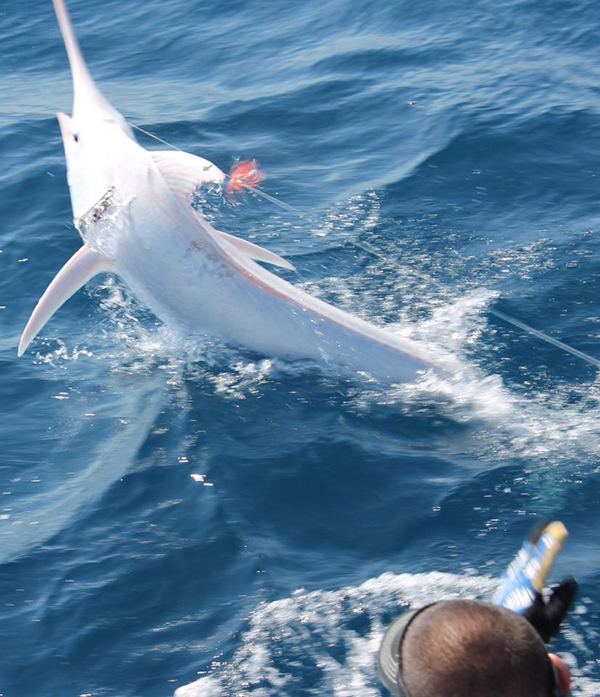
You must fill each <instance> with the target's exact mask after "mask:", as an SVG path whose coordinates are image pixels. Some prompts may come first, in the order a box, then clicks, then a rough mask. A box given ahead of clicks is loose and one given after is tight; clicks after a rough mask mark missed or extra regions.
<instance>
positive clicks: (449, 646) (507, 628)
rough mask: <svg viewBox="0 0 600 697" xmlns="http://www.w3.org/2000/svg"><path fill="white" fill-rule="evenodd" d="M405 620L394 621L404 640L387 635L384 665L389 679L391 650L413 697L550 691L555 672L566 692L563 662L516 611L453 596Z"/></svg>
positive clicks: (512, 696)
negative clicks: (403, 625) (457, 598)
mask: <svg viewBox="0 0 600 697" xmlns="http://www.w3.org/2000/svg"><path fill="white" fill-rule="evenodd" d="M406 619H408V624H406V625H405V631H404V632H402V626H401V625H402V624H403V621H402V619H400V620H399V623H398V624H397V625H396V627H397V629H398V633H396V634H395V636H396V637H398V636H400V642H399V643H396V642H394V641H393V639H394V631H393V630H392V631H391V633H390V634H388V635H386V639H385V640H384V644H383V647H382V654H380V665H381V672H382V676H384V675H388V677H389V675H390V672H391V667H392V663H391V662H390V660H389V659H390V656H389V652H390V651H392V652H393V653H394V655H393V657H392V659H391V660H393V661H394V662H397V663H395V664H394V666H393V668H394V670H395V675H396V676H397V675H398V674H399V675H400V680H402V681H403V682H404V688H405V690H406V692H407V693H408V695H409V697H464V695H478V696H479V697H552V695H555V694H560V692H558V693H557V692H556V690H555V686H556V681H557V677H556V674H557V673H558V676H559V679H560V683H561V688H562V691H563V693H564V694H567V692H568V669H567V668H566V666H565V665H564V664H563V663H562V661H560V659H559V658H558V657H554V656H553V657H552V659H551V658H550V657H549V656H548V653H547V652H546V647H545V645H544V642H543V641H542V639H541V638H540V636H539V634H538V633H537V632H536V630H535V629H534V628H533V627H532V626H531V625H530V624H529V622H528V621H527V620H525V619H524V618H523V617H521V616H520V615H517V614H516V613H514V612H512V611H511V610H507V609H505V608H502V607H499V606H497V605H491V604H489V603H484V602H479V601H474V600H448V601H443V602H439V603H435V604H433V605H430V606H428V607H426V608H424V609H423V610H421V611H420V612H417V613H416V614H413V615H412V616H407V617H406ZM390 639H391V640H392V641H391V642H390ZM386 642H387V644H386ZM386 651H387V652H388V661H387V664H386V661H385V652H386ZM557 662H558V663H557ZM555 667H556V668H555ZM398 668H399V671H398ZM563 668H564V670H563ZM384 682H386V685H387V684H388V681H385V680H384ZM388 686H389V685H388ZM396 694H403V693H402V692H400V691H398V692H397V693H396Z"/></svg>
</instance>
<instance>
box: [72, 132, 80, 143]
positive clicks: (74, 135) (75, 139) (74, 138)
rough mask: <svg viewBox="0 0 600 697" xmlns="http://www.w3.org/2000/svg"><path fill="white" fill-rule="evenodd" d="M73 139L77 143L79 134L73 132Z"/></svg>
mask: <svg viewBox="0 0 600 697" xmlns="http://www.w3.org/2000/svg"><path fill="white" fill-rule="evenodd" d="M73 140H74V141H75V142H76V143H79V136H78V135H77V133H73Z"/></svg>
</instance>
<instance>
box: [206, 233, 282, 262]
mask: <svg viewBox="0 0 600 697" xmlns="http://www.w3.org/2000/svg"><path fill="white" fill-rule="evenodd" d="M214 232H216V233H217V235H218V236H219V239H221V240H225V241H226V242H228V243H229V244H230V245H232V246H233V247H235V249H237V251H238V252H241V253H242V254H244V255H245V256H247V257H250V259H256V260H257V261H264V262H265V263H266V264H274V265H275V266H282V267H283V268H284V269H289V270H290V271H295V270H296V267H295V266H294V265H293V264H291V263H290V262H289V261H287V260H286V259H284V258H283V257H280V256H279V254H275V252H270V251H269V250H268V249H264V248H263V247H259V246H258V245H257V244H253V243H252V242H248V241H247V240H243V239H242V238H241V237H235V236H234V235H229V234H228V233H226V232H220V231H218V230H215V231H214Z"/></svg>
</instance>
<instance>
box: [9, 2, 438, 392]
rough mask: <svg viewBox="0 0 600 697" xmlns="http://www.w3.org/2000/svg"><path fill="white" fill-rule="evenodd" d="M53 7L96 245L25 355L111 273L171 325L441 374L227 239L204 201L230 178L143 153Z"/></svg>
mask: <svg viewBox="0 0 600 697" xmlns="http://www.w3.org/2000/svg"><path fill="white" fill-rule="evenodd" d="M53 4H54V9H55V12H56V16H57V18H58V23H59V25H60V29H61V32H62V35H63V39H64V42H65V46H66V50H67V54H68V57H69V62H70V65H71V72H72V76H73V90H74V96H73V115H72V116H71V117H69V116H67V115H66V114H62V113H61V114H58V121H59V124H60V129H61V133H62V138H63V142H64V148H65V155H66V161H67V179H68V184H69V188H70V195H71V204H72V208H73V216H74V222H75V226H76V228H77V229H78V230H79V232H80V234H81V236H82V239H83V243H84V244H83V246H82V247H81V249H79V251H78V252H76V253H75V254H74V255H73V257H71V259H69V261H68V262H67V263H66V264H65V265H64V266H63V268H62V269H61V270H60V271H59V273H58V274H57V276H56V277H55V278H54V280H53V281H52V283H51V284H50V286H49V287H48V289H47V290H46V292H45V293H44V295H43V296H42V297H41V299H40V301H39V302H38V304H37V306H36V308H35V310H34V311H33V314H32V315H31V318H30V320H29V322H28V324H27V326H26V327H25V331H24V332H23V336H22V338H21V342H20V344H19V356H20V355H22V354H23V352H24V351H25V350H26V349H27V347H28V345H29V344H30V342H31V341H32V340H33V338H34V337H35V335H36V334H37V333H38V332H39V331H40V330H41V329H42V327H43V326H44V325H45V324H46V322H47V321H48V320H49V319H50V317H51V316H52V315H53V313H54V312H55V311H56V310H57V309H58V308H59V307H60V306H61V305H62V304H63V303H64V302H65V301H66V300H67V299H68V298H69V297H71V295H73V293H75V292H76V291H77V290H78V289H79V288H81V287H82V286H83V285H84V284H85V283H86V282H87V281H88V280H90V279H91V278H92V277H93V276H94V275H96V274H98V273H101V272H107V271H108V272H114V273H116V274H118V275H119V276H120V277H121V278H122V279H123V280H124V282H125V283H126V284H127V285H128V286H129V287H130V288H131V289H132V290H133V292H134V293H135V294H136V295H137V296H138V297H139V298H140V299H141V300H142V301H143V302H144V303H145V304H146V305H148V306H149V307H150V308H151V309H152V310H153V312H154V313H155V314H156V315H157V316H158V317H160V318H161V319H163V320H164V321H166V322H176V323H177V325H178V326H179V327H180V328H182V329H183V330H184V331H186V332H188V333H192V334H198V333H199V332H202V333H206V334H211V335H216V336H219V337H221V338H222V339H223V340H225V341H226V342H228V343H230V344H232V345H236V346H243V347H247V348H249V349H252V350H254V351H256V352H258V353H260V354H263V355H265V356H277V357H281V358H284V359H294V358H307V359H313V360H319V361H322V360H325V361H327V362H332V363H335V364H338V365H341V366H343V367H344V368H346V369H350V370H352V371H364V372H367V373H370V374H372V375H374V376H376V377H377V378H379V379H384V380H386V381H392V382H402V381H410V380H414V379H415V378H416V377H418V376H419V375H420V374H422V373H423V372H424V371H426V370H427V369H429V368H431V367H432V365H431V363H429V361H428V360H427V359H426V358H425V356H426V352H425V349H424V347H423V346H421V345H419V344H418V343H416V342H414V341H411V340H408V339H404V338H400V337H397V336H395V335H393V334H392V333H391V332H388V331H386V330H384V329H380V328H378V327H376V326H374V325H372V324H370V323H368V322H365V321H363V320H361V319H359V318H357V317H353V316H352V315H350V314H348V313H346V312H344V311H342V310H340V309H337V308H335V307H333V306H332V305H329V304H328V303H325V302H323V301H321V300H318V299H317V298H314V297H312V296H310V295H309V294H307V293H305V292H303V291H302V290H300V289H298V288H295V287H294V286H292V285H291V284H289V283H287V282H286V281H284V280H282V279H281V278H279V277H278V276H275V275H274V274H272V273H270V272H268V271H267V270H266V269H264V268H263V267H262V266H260V265H259V264H257V263H256V261H255V260H258V261H261V262H266V263H269V264H276V265H279V266H282V267H284V268H288V269H290V268H293V266H292V265H291V264H290V263H289V262H287V261H285V260H284V259H282V258H281V257H279V256H278V255H276V254H274V253H272V252H269V251H268V250H265V249H262V248H260V247H258V246H256V245H254V244H252V243H250V242H247V241H245V240H242V239H240V238H237V237H234V236H232V235H228V234H226V233H222V232H219V231H217V230H215V229H214V228H213V227H212V226H211V225H210V224H209V223H208V222H207V221H206V220H205V219H204V218H203V217H202V215H201V214H200V213H199V212H198V211H197V210H196V209H195V208H194V207H193V206H192V200H191V199H192V193H193V192H194V190H195V189H196V188H197V187H199V186H200V185H202V184H203V183H207V182H219V183H220V182H223V181H224V180H225V174H224V173H223V172H222V171H221V170H219V169H218V168H217V167H216V166H215V165H213V164H212V163H210V162H208V161H207V160H204V159H202V158H200V157H196V156H195V155H191V154H188V153H183V152H176V151H148V150H145V149H144V148H142V147H141V146H140V145H139V144H138V143H137V142H136V139H135V137H134V136H133V133H132V131H131V128H130V127H129V126H128V124H127V123H126V121H125V119H124V118H123V116H122V115H121V114H120V113H119V112H118V111H116V110H115V109H114V108H113V107H112V106H111V105H110V104H109V103H108V101H107V100H106V99H105V98H104V96H103V95H102V94H101V93H100V91H99V90H98V88H97V87H96V85H95V84H94V82H93V80H92V78H91V76H90V74H89V72H88V70H87V67H86V65H85V62H84V60H83V57H82V54H81V51H80V49H79V45H78V43H77V39H76V38H75V35H74V32H73V28H72V25H71V22H70V19H69V16H68V13H67V10H66V7H65V4H64V0H53ZM442 372H445V371H442Z"/></svg>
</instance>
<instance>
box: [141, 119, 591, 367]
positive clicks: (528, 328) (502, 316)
mask: <svg viewBox="0 0 600 697" xmlns="http://www.w3.org/2000/svg"><path fill="white" fill-rule="evenodd" d="M131 125H132V126H133V127H134V128H136V129H137V130H138V131H141V132H142V133H145V134H146V135H147V136H149V137H150V138H154V139H155V140H157V141H159V142H160V143H163V144H164V145H168V146H169V147H170V148H173V149H174V150H178V151H179V152H185V150H182V149H181V148H178V147H177V146H176V145H173V144H172V143H169V142H168V141H166V140H163V139H162V138H159V137H158V136H156V135H154V134H153V133H150V131H146V130H145V129H144V128H141V126H136V125H135V124H133V123H132V124H131ZM225 176H226V177H227V178H229V179H231V176H230V175H229V174H225ZM248 191H249V192H250V193H251V194H255V195H256V196H260V197H261V198H264V199H266V200H267V201H270V202H271V203H273V204H274V205H276V206H279V207H280V208H282V209H283V210H285V211H288V212H289V213H294V215H297V216H298V217H299V218H302V219H303V220H309V221H312V222H314V223H319V221H318V220H317V219H316V218H315V217H314V216H311V215H309V214H307V213H303V212H302V211H301V210H299V209H298V208H295V207H294V206H291V205H290V204H289V203H285V202H284V201H280V200H279V199H278V198H275V196H271V194H267V193H266V192H265V191H262V190H261V189H258V188H253V189H248ZM346 242H347V243H348V244H350V245H352V246H353V247H357V248H358V249H362V250H364V251H365V252H368V253H369V254H372V255H373V256H375V257H377V258H379V259H381V260H382V261H385V262H386V263H387V264H391V265H392V266H395V267H396V268H398V269H399V270H400V271H402V272H406V271H407V270H408V272H409V273H412V274H413V275H414V276H417V277H418V278H420V279H422V280H423V281H426V282H427V283H430V284H431V285H433V286H435V287H436V288H439V289H441V290H446V288H445V286H444V285H443V284H442V283H439V282H438V281H436V280H435V279H433V278H431V276H429V275H427V274H424V273H422V272H421V271H417V270H416V269H414V268H412V267H411V266H402V265H401V264H399V263H398V262H397V261H396V260H395V259H392V258H390V257H388V256H386V255H385V254H382V253H381V252H380V251H378V250H377V249H375V248H373V247H371V246H370V245H368V244H366V243H364V242H358V241H357V240H354V239H352V238H351V237H348V238H346ZM487 311H488V312H489V314H490V315H493V316H494V317H497V318H498V319H501V320H502V321H504V322H506V323H507V324H512V325H513V326H514V327H517V328H518V329H521V330H522V331H524V332H526V333H527V334H531V335H532V336H535V337H537V338H538V339H541V340H542V341H545V342H546V343H548V344H551V345H552V346H556V348H559V349H562V350H563V351H566V352H567V353H570V354H571V355H572V356H575V357H576V358H581V360H583V361H586V362H587V363H590V364H591V365H593V366H595V367H596V368H600V360H598V359H597V358H594V357H593V356H590V355H589V354H587V353H584V352H583V351H580V350H579V349H576V348H573V347H572V346H569V345H568V344H565V343H564V342H562V341H560V340H559V339H555V338H554V337H552V336H550V335H549V334H546V333H545V332H542V331H540V330H539V329H535V328H534V327H531V326H530V325H529V324H526V323H525V322H521V320H519V319H516V318H515V317H511V316H510V315H507V314H506V313H505V312H502V311H501V310H494V309H493V308H488V309H487Z"/></svg>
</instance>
